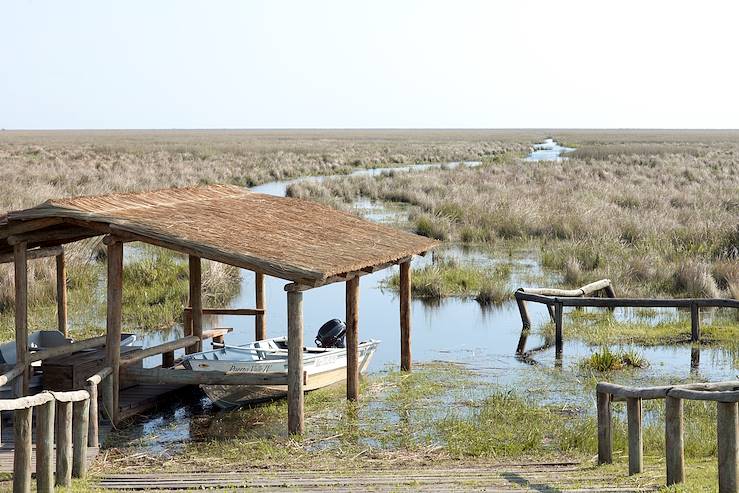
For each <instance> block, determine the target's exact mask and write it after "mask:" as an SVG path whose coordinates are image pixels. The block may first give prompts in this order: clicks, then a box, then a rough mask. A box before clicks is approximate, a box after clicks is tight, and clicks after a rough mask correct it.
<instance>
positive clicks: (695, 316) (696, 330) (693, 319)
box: [690, 303, 701, 342]
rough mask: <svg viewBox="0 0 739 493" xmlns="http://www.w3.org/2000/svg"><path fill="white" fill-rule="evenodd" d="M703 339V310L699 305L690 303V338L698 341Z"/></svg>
mask: <svg viewBox="0 0 739 493" xmlns="http://www.w3.org/2000/svg"><path fill="white" fill-rule="evenodd" d="M700 339H701V312H700V308H698V305H697V304H695V303H692V304H691V305H690V340H691V341H693V342H698V341H700Z"/></svg>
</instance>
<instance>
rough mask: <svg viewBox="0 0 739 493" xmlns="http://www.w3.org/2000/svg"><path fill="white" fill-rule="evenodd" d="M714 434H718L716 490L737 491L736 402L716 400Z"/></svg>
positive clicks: (738, 442)
mask: <svg viewBox="0 0 739 493" xmlns="http://www.w3.org/2000/svg"><path fill="white" fill-rule="evenodd" d="M717 405H718V410H717V421H716V434H717V435H718V491H719V493H737V492H738V491H739V482H737V467H739V464H737V461H739V452H737V449H738V448H739V417H738V416H737V406H738V405H739V404H737V403H736V402H718V403H717Z"/></svg>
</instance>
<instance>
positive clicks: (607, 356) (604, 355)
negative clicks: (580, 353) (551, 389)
mask: <svg viewBox="0 0 739 493" xmlns="http://www.w3.org/2000/svg"><path fill="white" fill-rule="evenodd" d="M578 366H579V367H580V368H581V369H583V370H592V371H595V372H599V373H607V372H611V371H618V370H624V369H627V368H646V367H647V366H649V362H648V361H647V360H645V359H644V357H643V356H642V355H641V354H639V353H638V352H637V351H635V350H634V349H619V350H616V351H612V350H611V349H610V348H609V347H608V346H603V347H602V348H600V349H599V350H597V351H595V352H594V353H593V354H591V355H590V356H587V357H585V358H583V359H582V360H581V361H580V363H579V364H578Z"/></svg>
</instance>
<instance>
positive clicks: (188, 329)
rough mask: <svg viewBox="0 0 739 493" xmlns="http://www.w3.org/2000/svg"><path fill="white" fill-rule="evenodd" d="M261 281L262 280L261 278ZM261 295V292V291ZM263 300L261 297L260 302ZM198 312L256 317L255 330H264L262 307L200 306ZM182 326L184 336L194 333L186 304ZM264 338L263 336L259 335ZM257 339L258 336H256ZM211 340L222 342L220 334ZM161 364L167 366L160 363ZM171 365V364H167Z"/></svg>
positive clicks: (188, 350) (190, 349) (189, 310)
mask: <svg viewBox="0 0 739 493" xmlns="http://www.w3.org/2000/svg"><path fill="white" fill-rule="evenodd" d="M261 282H264V280H263V279H262V281H261ZM257 286H259V282H258V283H257ZM262 296H263V293H262ZM263 302H264V300H263V299H262V303H263ZM200 312H201V313H202V314H203V315H239V316H248V317H256V318H257V322H258V325H260V329H259V330H257V332H259V333H263V332H264V313H265V310H264V308H202V309H201V310H200ZM182 327H183V332H184V335H185V337H188V336H192V335H196V334H194V332H193V319H192V307H190V306H186V307H185V308H183V315H182ZM206 332H207V331H203V340H205V339H206V337H205V333H206ZM261 338H264V337H261ZM257 339H259V337H257ZM213 342H223V337H222V336H213ZM197 347H198V345H197V344H193V345H191V346H189V347H188V348H187V352H188V353H193V352H197ZM165 354H166V357H169V353H163V355H162V358H165ZM172 359H174V356H172ZM162 366H167V365H164V363H162ZM169 366H171V365H169Z"/></svg>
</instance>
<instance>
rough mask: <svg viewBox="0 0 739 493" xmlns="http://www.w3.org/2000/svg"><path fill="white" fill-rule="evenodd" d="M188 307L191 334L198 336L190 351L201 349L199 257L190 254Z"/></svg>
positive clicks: (201, 301) (201, 283) (201, 311)
mask: <svg viewBox="0 0 739 493" xmlns="http://www.w3.org/2000/svg"><path fill="white" fill-rule="evenodd" d="M189 261H190V307H191V308H192V335H194V336H197V337H199V338H200V341H199V342H198V343H197V344H194V345H193V346H191V348H190V350H191V352H198V351H202V350H203V290H202V285H203V279H202V265H201V262H200V257H196V256H194V255H190V257H189Z"/></svg>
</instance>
